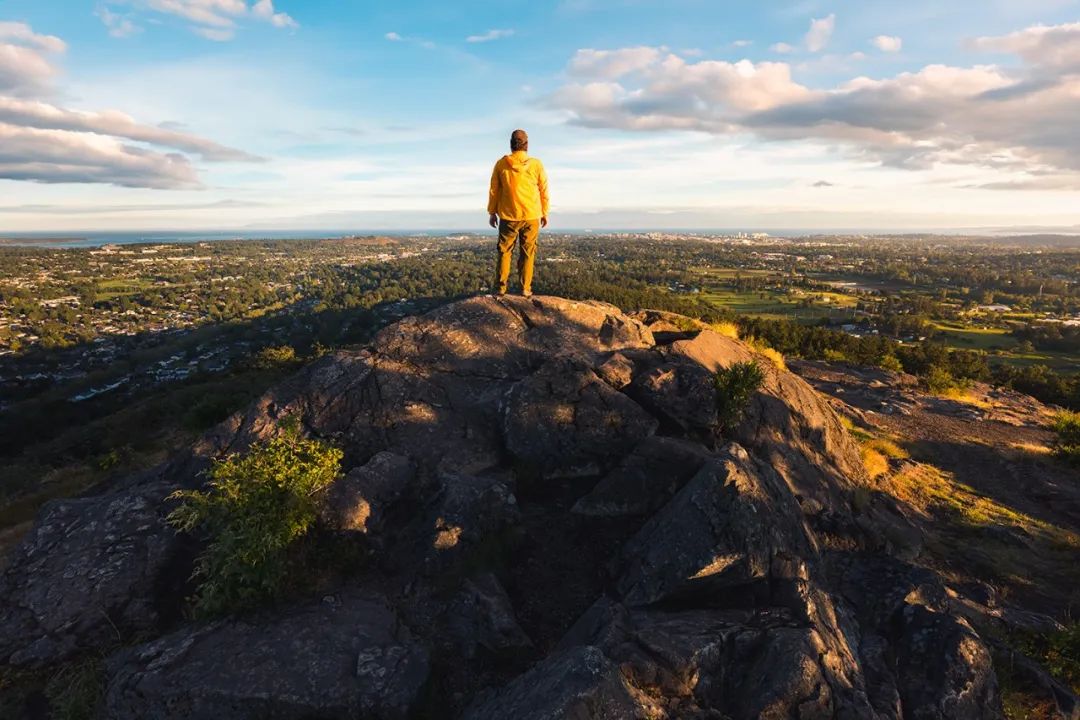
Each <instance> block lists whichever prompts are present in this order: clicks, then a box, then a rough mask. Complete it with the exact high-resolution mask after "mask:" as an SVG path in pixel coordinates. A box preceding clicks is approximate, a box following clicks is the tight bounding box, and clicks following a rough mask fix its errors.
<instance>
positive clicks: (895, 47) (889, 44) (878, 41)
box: [870, 35, 904, 53]
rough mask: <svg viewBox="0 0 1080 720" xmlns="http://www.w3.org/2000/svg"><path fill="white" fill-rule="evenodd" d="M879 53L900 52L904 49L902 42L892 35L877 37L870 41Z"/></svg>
mask: <svg viewBox="0 0 1080 720" xmlns="http://www.w3.org/2000/svg"><path fill="white" fill-rule="evenodd" d="M870 42H871V43H873V45H874V47H876V48H877V49H878V50H880V51H881V52H887V53H895V52H900V51H901V50H902V49H903V47H904V41H903V40H902V39H900V38H898V37H894V36H892V35H878V36H877V37H876V38H874V39H873V40H871V41H870Z"/></svg>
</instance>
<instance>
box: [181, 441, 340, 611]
mask: <svg viewBox="0 0 1080 720" xmlns="http://www.w3.org/2000/svg"><path fill="white" fill-rule="evenodd" d="M341 458H342V452H341V451H340V450H339V449H337V448H334V447H331V446H329V445H327V444H326V443H324V442H322V441H320V440H314V439H305V438H303V437H301V436H300V435H299V433H298V432H297V431H296V430H295V429H288V430H285V431H284V432H283V434H282V435H281V436H279V437H276V438H274V439H272V440H270V441H268V442H263V443H257V444H255V445H252V447H251V449H250V450H249V451H248V452H247V453H245V454H242V455H230V456H229V457H227V458H225V459H224V460H221V461H218V462H216V463H215V464H214V466H213V467H212V468H211V469H210V471H209V473H208V474H209V478H210V482H209V489H207V490H180V491H178V492H176V493H174V494H173V495H172V496H171V499H174V500H179V501H180V503H181V504H180V505H179V506H178V507H177V508H176V509H175V510H173V511H172V512H171V513H170V514H169V517H168V520H169V522H170V523H171V524H172V525H173V526H174V527H176V528H177V529H179V530H181V531H184V532H202V533H205V535H206V536H207V538H208V541H207V545H206V549H205V550H204V551H203V552H202V554H200V555H199V557H198V559H197V560H196V564H195V572H194V575H193V577H194V578H195V579H197V580H198V581H199V587H198V590H197V591H196V594H195V597H194V604H195V611H196V614H198V615H202V616H213V615H220V614H223V613H229V612H235V611H238V610H244V609H248V608H251V607H255V606H257V605H259V604H261V603H263V602H265V601H267V600H271V599H273V598H274V597H276V596H277V595H278V594H279V593H280V590H281V588H282V585H283V582H284V580H285V577H286V574H287V571H288V550H289V547H290V545H291V544H292V543H293V542H294V541H296V540H297V539H299V538H301V537H303V536H304V535H305V534H307V532H308V530H309V529H310V528H311V526H312V525H313V524H314V522H315V516H316V504H315V495H316V494H317V493H318V492H319V491H320V490H323V489H324V488H326V487H327V486H328V485H329V484H330V483H332V482H333V481H334V479H335V478H336V477H337V476H338V474H339V472H340V467H341Z"/></svg>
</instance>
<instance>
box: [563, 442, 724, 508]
mask: <svg viewBox="0 0 1080 720" xmlns="http://www.w3.org/2000/svg"><path fill="white" fill-rule="evenodd" d="M711 456H712V454H711V453H710V452H709V451H708V450H706V449H705V448H703V447H702V446H701V445H699V444H697V443H692V442H687V441H685V440H679V439H677V438H668V437H655V436H654V437H650V438H646V439H645V440H643V441H642V442H641V444H640V445H638V446H637V447H636V448H634V450H633V451H632V452H631V453H630V454H629V455H627V456H626V457H625V458H624V459H623V461H622V462H621V463H620V464H619V466H618V467H617V468H615V469H614V470H612V471H611V472H610V473H608V474H607V475H605V476H604V478H603V479H602V480H601V481H600V482H599V483H598V484H597V485H596V487H595V488H593V490H592V492H590V493H589V494H588V495H585V496H584V497H582V498H581V499H579V500H578V501H577V502H576V503H575V504H574V507H573V512H575V513H577V514H579V515H590V516H595V517H618V516H622V515H648V514H650V513H652V512H655V511H656V510H659V509H660V508H661V507H663V505H664V504H665V503H666V502H667V501H668V500H670V499H671V497H672V496H673V495H674V494H675V493H676V492H677V491H678V490H679V488H681V487H682V486H683V485H684V484H685V483H686V481H687V480H689V479H690V478H691V477H693V475H694V474H695V473H696V472H697V471H698V470H699V469H700V468H701V466H702V464H704V463H705V461H706V460H708V459H709V458H710V457H711Z"/></svg>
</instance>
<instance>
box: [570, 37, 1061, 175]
mask: <svg viewBox="0 0 1080 720" xmlns="http://www.w3.org/2000/svg"><path fill="white" fill-rule="evenodd" d="M970 45H971V46H972V47H973V48H975V49H977V50H982V51H987V52H998V53H1009V54H1013V55H1016V56H1018V57H1019V58H1020V60H1021V64H1020V66H1019V67H1016V66H1008V67H1004V66H997V65H989V64H987V65H976V66H973V67H954V66H949V65H929V66H926V67H924V68H923V69H921V70H919V71H917V72H905V73H901V74H898V75H896V76H894V77H886V78H879V79H872V78H868V77H853V78H852V79H850V80H848V81H846V82H842V83H839V84H835V85H831V86H826V87H810V86H806V85H803V84H801V83H799V82H796V81H795V80H794V79H793V78H792V68H791V67H790V66H789V65H788V64H787V63H784V62H761V63H751V62H749V61H742V62H739V63H727V62H718V61H700V62H692V61H688V60H687V59H685V58H682V57H679V56H678V55H675V54H673V53H670V52H661V50H660V49H658V48H652V49H651V50H652V52H646V51H644V50H643V49H642V48H627V49H624V50H622V51H620V50H610V51H606V54H604V55H602V56H597V52H598V51H588V53H589V54H588V55H587V56H586V57H588V58H596V57H601V58H604V59H610V58H621V59H624V60H626V59H628V58H633V59H634V62H629V61H624V62H621V63H613V62H603V63H600V64H599V65H598V67H599V68H602V71H601V72H597V73H594V79H596V80H602V82H593V83H582V82H570V83H568V84H566V85H564V86H563V87H562V88H560V89H559V90H558V91H557V92H555V93H554V94H553V95H552V96H551V98H550V100H551V102H552V103H553V104H554V105H555V106H556V107H557V108H560V109H562V110H564V111H565V112H567V113H568V117H569V120H570V122H571V123H574V124H578V125H583V126H587V127H603V128H617V129H623V130H636V131H647V130H679V129H682V130H696V131H704V132H711V133H715V134H720V135H725V134H747V133H750V134H754V135H756V136H758V137H759V138H761V139H764V140H774V141H783V140H792V141H805V140H807V139H817V140H818V141H820V142H822V143H823V144H827V145H830V146H834V147H841V148H846V149H847V151H848V152H849V153H850V154H851V155H852V156H853V157H855V158H857V159H859V160H863V161H870V162H876V163H879V164H884V165H888V166H892V167H897V168H910V169H927V168H932V167H935V166H950V165H952V166H977V167H980V168H983V169H986V170H988V171H990V174H991V175H994V174H995V173H996V174H998V175H1001V176H1003V177H1004V178H1005V179H1004V180H1002V181H1001V182H993V183H987V184H985V185H983V186H982V187H988V188H989V187H1002V188H1004V187H1009V188H1016V187H1019V186H1028V187H1033V188H1040V189H1046V188H1047V187H1049V186H1055V187H1059V188H1072V189H1075V188H1080V133H1077V132H1076V128H1075V118H1077V117H1080V49H1078V48H1080V23H1077V24H1072V25H1059V26H1054V27H1043V26H1036V27H1033V28H1028V29H1026V30H1023V31H1020V32H1017V33H1012V34H1010V35H1004V36H1000V37H984V38H977V39H975V40H973V41H971V43H970ZM581 65H582V60H581V56H580V54H579V55H576V56H574V58H573V59H572V60H571V61H570V64H569V66H568V70H569V71H570V73H571V74H572V75H573V74H575V72H576V71H579V70H580V66H581Z"/></svg>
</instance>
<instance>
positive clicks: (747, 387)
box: [715, 360, 765, 430]
mask: <svg viewBox="0 0 1080 720" xmlns="http://www.w3.org/2000/svg"><path fill="white" fill-rule="evenodd" d="M764 382H765V373H764V372H762V370H761V367H760V366H759V365H758V364H757V363H756V362H754V361H753V360H751V361H749V362H739V363H733V364H732V365H730V366H728V367H726V368H722V369H721V370H719V371H718V372H717V373H716V378H715V384H716V410H717V416H718V418H719V420H720V427H721V428H723V429H725V430H730V429H731V428H733V427H735V426H736V425H738V423H739V421H740V420H742V416H743V413H744V412H746V406H747V405H749V404H750V399H751V398H752V397H753V396H754V393H756V392H757V391H758V390H759V389H760V388H761V386H762V384H763V383H764Z"/></svg>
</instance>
